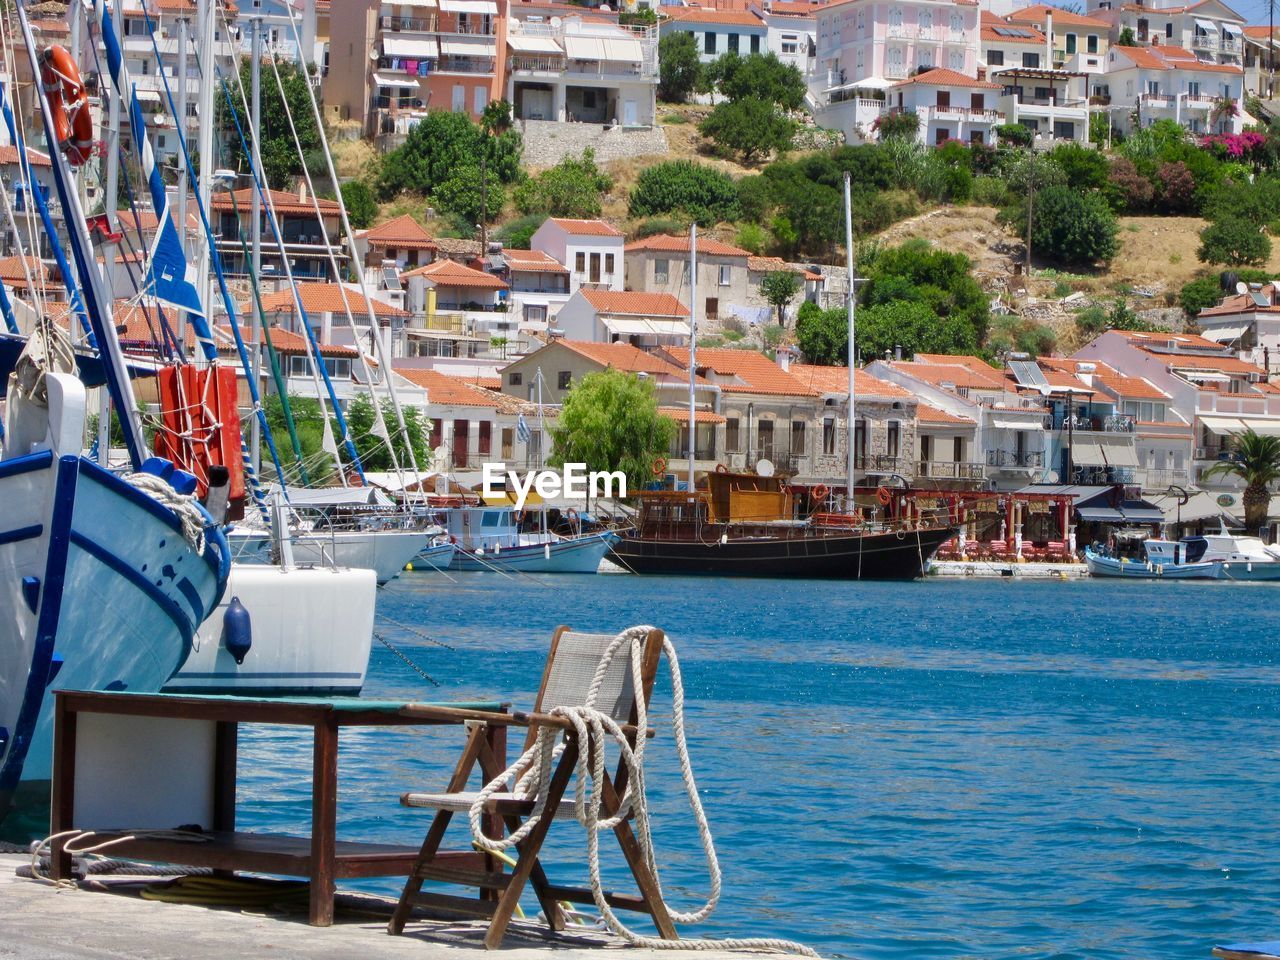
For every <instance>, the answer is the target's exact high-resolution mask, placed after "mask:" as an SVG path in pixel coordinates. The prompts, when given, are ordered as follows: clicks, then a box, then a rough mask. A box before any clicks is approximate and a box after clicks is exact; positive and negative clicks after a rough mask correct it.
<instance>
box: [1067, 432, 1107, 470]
mask: <svg viewBox="0 0 1280 960" xmlns="http://www.w3.org/2000/svg"><path fill="white" fill-rule="evenodd" d="M1071 463H1072V464H1073V465H1075V466H1077V467H1105V466H1106V465H1107V460H1106V457H1104V456H1103V455H1102V444H1100V443H1098V441H1097V440H1096V439H1094V438H1093V437H1081V436H1080V435H1079V434H1077V435H1076V436H1075V437H1074V438H1072V440H1071Z"/></svg>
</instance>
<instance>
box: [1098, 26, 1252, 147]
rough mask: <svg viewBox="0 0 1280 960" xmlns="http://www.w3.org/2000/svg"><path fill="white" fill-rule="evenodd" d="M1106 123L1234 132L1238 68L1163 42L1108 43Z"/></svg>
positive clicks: (1240, 92)
mask: <svg viewBox="0 0 1280 960" xmlns="http://www.w3.org/2000/svg"><path fill="white" fill-rule="evenodd" d="M1105 80H1106V83H1107V94H1108V96H1109V98H1110V101H1109V107H1108V109H1109V111H1110V114H1111V120H1112V123H1113V124H1114V125H1115V127H1116V128H1117V129H1119V130H1121V131H1122V132H1124V133H1129V132H1130V131H1132V130H1133V129H1134V128H1135V127H1147V126H1150V125H1151V124H1153V123H1155V122H1156V121H1157V120H1174V121H1176V122H1178V123H1180V124H1182V125H1183V126H1185V127H1186V128H1187V129H1188V130H1190V131H1191V132H1192V133H1239V132H1240V131H1241V130H1242V129H1243V128H1244V119H1243V116H1242V103H1243V99H1242V98H1243V96H1244V70H1243V68H1242V67H1241V66H1239V64H1231V63H1219V62H1216V61H1214V60H1211V59H1208V58H1207V57H1202V56H1197V55H1196V54H1195V53H1193V52H1192V51H1190V50H1186V49H1183V48H1181V47H1174V46H1166V45H1164V44H1160V45H1155V46H1149V47H1119V46H1113V47H1112V48H1111V50H1110V51H1109V52H1108V53H1107V74H1106V77H1105Z"/></svg>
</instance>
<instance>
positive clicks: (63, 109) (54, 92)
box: [40, 46, 93, 167]
mask: <svg viewBox="0 0 1280 960" xmlns="http://www.w3.org/2000/svg"><path fill="white" fill-rule="evenodd" d="M40 85H41V87H42V88H43V89H44V93H45V96H46V97H47V98H48V100H49V111H50V119H51V120H52V121H53V134H54V137H55V139H56V140H57V141H58V149H60V150H61V151H62V152H63V153H64V154H66V157H67V163H69V164H71V165H72V166H73V167H78V166H81V165H82V164H84V163H85V161H87V160H88V159H89V157H90V156H92V154H93V117H92V116H91V115H90V113H89V93H88V91H87V90H85V88H84V83H83V81H81V79H80V70H79V69H78V68H77V67H76V62H75V60H74V59H73V58H72V56H71V54H70V53H68V52H67V49H66V48H65V47H58V46H50V47H46V48H45V50H44V53H43V54H41V56H40Z"/></svg>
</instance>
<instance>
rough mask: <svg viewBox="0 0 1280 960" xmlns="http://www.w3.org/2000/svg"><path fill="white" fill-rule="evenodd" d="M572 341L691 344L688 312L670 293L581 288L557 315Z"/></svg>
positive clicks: (650, 345) (558, 323) (642, 345)
mask: <svg viewBox="0 0 1280 960" xmlns="http://www.w3.org/2000/svg"><path fill="white" fill-rule="evenodd" d="M556 329H557V331H561V332H563V334H564V336H566V337H568V338H569V339H571V340H582V341H587V342H591V343H629V344H631V345H632V346H635V347H640V348H643V349H651V348H653V347H658V346H669V345H684V344H687V343H688V342H689V337H690V329H689V311H688V309H687V308H686V307H685V305H684V304H682V303H681V302H680V301H679V300H677V299H676V298H675V297H673V296H672V295H671V294H669V293H643V292H639V291H633V290H627V291H616V290H592V289H586V288H583V289H580V290H578V292H577V293H575V294H573V295H572V296H571V297H569V299H568V301H567V302H566V303H565V305H564V306H563V307H561V308H560V312H559V313H558V314H557V315H556Z"/></svg>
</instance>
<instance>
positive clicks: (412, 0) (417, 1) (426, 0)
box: [392, 0, 436, 10]
mask: <svg viewBox="0 0 1280 960" xmlns="http://www.w3.org/2000/svg"><path fill="white" fill-rule="evenodd" d="M392 6H396V7H426V8H429V9H431V10H434V9H435V8H436V0H395V3H393V4H392Z"/></svg>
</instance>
